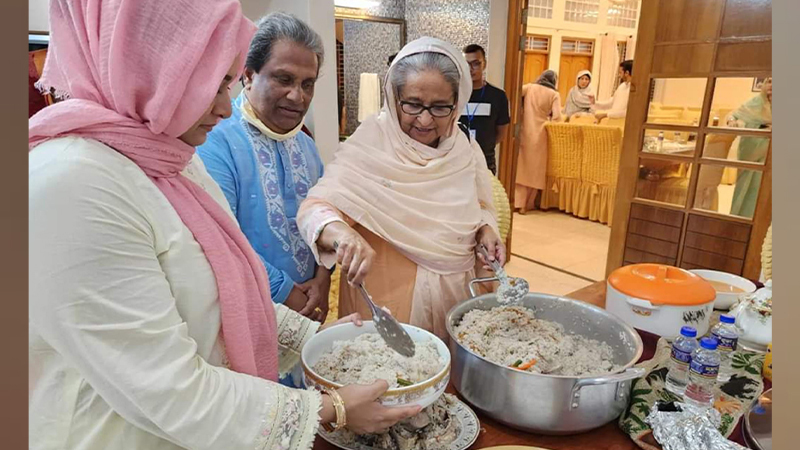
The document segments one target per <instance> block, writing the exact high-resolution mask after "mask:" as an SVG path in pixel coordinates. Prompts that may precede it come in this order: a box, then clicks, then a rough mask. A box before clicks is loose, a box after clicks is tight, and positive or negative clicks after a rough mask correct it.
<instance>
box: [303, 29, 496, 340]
mask: <svg viewBox="0 0 800 450" xmlns="http://www.w3.org/2000/svg"><path fill="white" fill-rule="evenodd" d="M471 90H472V81H471V78H470V73H469V66H468V65H467V63H466V60H464V57H463V55H462V54H461V52H460V51H458V50H457V49H456V48H455V47H453V46H452V45H450V44H448V43H446V42H444V41H441V40H438V39H433V38H422V39H419V40H416V41H414V42H411V43H409V44H408V45H407V46H406V47H405V48H403V50H402V51H401V52H400V53H399V54H398V55H397V58H396V59H395V60H394V62H393V63H392V66H391V68H390V69H389V73H388V74H387V75H386V83H385V94H386V102H385V104H384V106H383V109H382V110H381V112H380V113H379V114H378V115H375V116H372V117H370V118H368V119H367V120H366V121H365V122H364V123H362V124H361V126H360V127H359V128H358V129H357V130H356V132H355V133H354V134H353V136H352V137H351V138H350V139H348V140H347V141H346V142H344V143H343V144H342V146H341V147H340V149H339V150H338V151H337V153H336V155H335V158H334V160H333V162H332V163H330V164H329V165H328V166H327V167H326V168H325V175H324V176H323V177H322V179H321V180H320V182H319V184H318V185H317V186H315V187H314V188H313V189H311V191H310V192H309V194H308V199H307V200H306V201H305V202H304V203H303V205H302V206H301V208H300V212H299V214H298V226H299V227H300V229H301V232H302V234H303V236H304V237H305V239H306V241H307V242H308V243H309V245H310V246H311V248H312V250H313V251H314V252H315V254H316V255H317V256H318V258H319V260H320V262H321V263H323V264H325V265H326V266H328V267H331V266H333V265H334V264H335V263H337V262H338V263H340V264H341V265H342V268H343V271H344V272H343V273H344V276H342V284H341V290H340V299H339V308H340V309H339V314H340V316H342V315H346V314H348V313H352V312H356V311H359V312H362V313H363V314H367V315H368V314H369V312H368V311H369V310H368V309H367V308H366V305H365V304H364V301H363V300H362V299H361V298H360V297H359V293H358V291H357V289H356V286H357V285H358V284H359V283H362V282H364V285H365V287H366V288H367V289H368V290H369V291H370V294H371V295H372V296H373V297H374V299H375V301H376V303H378V304H379V305H382V306H386V307H388V308H389V309H391V311H392V312H393V314H394V315H395V316H396V317H397V318H398V319H400V320H401V321H403V322H407V323H410V324H412V325H416V326H419V327H422V328H425V329H427V330H429V331H432V332H433V333H435V334H437V335H438V336H439V337H442V338H446V337H447V331H446V326H445V315H446V314H447V312H448V310H449V309H450V308H451V307H452V306H454V305H455V304H456V303H457V302H458V301H460V300H464V299H466V298H468V297H469V290H468V284H469V281H470V280H471V279H472V278H474V277H475V270H476V267H477V265H476V257H475V255H476V253H475V252H476V246H478V245H484V246H485V247H486V248H487V249H488V252H489V255H491V256H490V258H492V259H497V260H499V261H500V262H501V263H503V262H504V261H505V247H504V245H503V244H502V242H501V241H500V238H499V234H498V232H497V223H496V218H495V211H494V207H493V204H492V191H491V178H490V176H491V172H489V170H488V168H487V166H486V160H485V158H484V157H483V153H482V152H481V149H480V147H478V145H477V144H476V143H475V142H470V141H469V138H468V137H467V135H466V134H465V133H463V132H461V131H460V129H459V128H458V126H457V119H458V114H459V113H460V112H461V111H462V110H463V109H464V107H465V105H466V103H467V102H468V101H469V97H470V92H471Z"/></svg>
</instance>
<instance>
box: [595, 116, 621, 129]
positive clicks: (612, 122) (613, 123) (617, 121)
mask: <svg viewBox="0 0 800 450" xmlns="http://www.w3.org/2000/svg"><path fill="white" fill-rule="evenodd" d="M600 125H604V126H607V127H617V128H620V129H624V128H625V118H624V117H617V118H614V119H612V118H610V117H603V120H601V121H600Z"/></svg>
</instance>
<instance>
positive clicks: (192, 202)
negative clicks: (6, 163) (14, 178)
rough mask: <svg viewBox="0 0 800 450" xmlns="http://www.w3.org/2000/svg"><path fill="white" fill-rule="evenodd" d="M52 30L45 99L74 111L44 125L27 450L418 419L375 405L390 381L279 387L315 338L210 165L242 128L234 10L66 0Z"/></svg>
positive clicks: (217, 438) (37, 133)
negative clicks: (225, 124) (227, 132)
mask: <svg viewBox="0 0 800 450" xmlns="http://www.w3.org/2000/svg"><path fill="white" fill-rule="evenodd" d="M50 28H51V33H52V41H51V43H52V44H51V48H50V51H49V52H48V56H47V58H48V59H47V62H46V65H45V70H44V75H43V77H42V79H41V88H43V89H46V90H49V88H53V89H55V91H56V92H57V93H59V94H60V95H62V96H67V97H68V99H67V100H65V101H62V102H59V103H56V104H55V105H52V106H48V107H47V108H44V109H43V110H41V111H39V112H38V113H37V114H36V115H34V116H33V117H32V118H31V119H30V122H29V144H30V147H31V151H30V155H29V167H30V169H29V187H30V197H29V209H30V228H29V236H30V250H29V255H30V284H29V286H30V296H29V303H30V309H29V328H30V332H29V344H28V345H29V372H30V378H29V397H28V398H29V403H28V409H29V414H30V415H29V427H30V429H29V436H30V448H33V449H62V448H81V449H104V450H114V449H116V450H121V449H159V450H167V449H175V450H177V449H182V448H190V449H196V450H201V449H208V450H212V449H222V448H224V449H242V450H244V449H246V450H252V449H281V450H306V449H308V448H311V445H312V443H313V441H314V436H315V434H316V431H317V429H318V427H319V424H320V422H321V421H324V422H336V424H337V425H347V426H348V427H349V428H351V429H352V430H353V431H355V432H358V433H363V432H375V431H381V430H383V429H386V428H387V427H389V426H391V425H392V424H394V423H396V422H397V421H398V420H401V419H403V418H406V417H408V416H410V415H411V414H414V413H416V412H418V411H419V408H417V407H411V408H400V409H390V408H387V407H383V406H381V405H380V404H379V403H377V402H376V401H375V400H376V399H377V398H378V397H379V396H380V395H381V393H382V392H384V391H385V390H386V389H387V388H388V384H387V383H386V382H378V383H375V384H373V385H371V386H346V387H344V388H342V389H340V390H338V391H327V392H326V393H325V394H323V395H321V394H320V393H318V392H313V391H306V390H295V389H290V388H288V387H285V386H282V385H280V384H278V383H277V380H278V376H279V374H280V373H286V372H288V371H289V370H290V369H291V368H292V366H293V365H294V364H295V363H297V362H298V360H299V353H300V351H301V350H302V347H303V345H304V344H305V343H306V342H307V341H308V339H309V337H311V336H312V335H313V334H314V333H315V332H316V331H317V329H318V328H319V327H320V325H319V323H315V322H312V321H311V320H309V319H307V318H305V317H303V316H300V315H299V314H297V313H295V312H293V311H291V310H289V309H288V308H286V307H284V306H282V305H280V306H277V307H276V306H274V305H273V303H272V301H271V298H270V294H269V293H270V289H269V280H268V279H267V275H266V271H265V269H264V266H263V264H262V263H261V260H260V259H259V258H258V256H257V254H256V253H255V251H254V250H253V248H252V247H250V244H249V243H248V241H247V238H245V236H244V234H243V233H242V231H241V230H240V229H239V227H238V225H237V224H236V222H235V219H234V218H233V214H232V212H231V210H230V208H229V207H228V206H227V202H226V201H225V197H224V195H223V193H222V191H221V190H220V188H219V187H218V186H217V185H216V183H214V181H213V180H212V179H211V177H210V176H209V175H208V173H207V172H206V170H205V168H204V166H203V164H202V162H201V161H200V160H199V158H197V157H196V156H195V146H197V145H200V144H202V143H203V142H204V141H205V139H206V135H207V133H208V131H209V130H210V129H211V128H213V127H214V125H215V124H216V123H217V122H219V121H220V120H221V119H222V118H225V117H228V116H230V114H231V100H230V96H229V92H228V89H229V86H230V85H231V83H233V82H234V81H235V80H236V79H237V78H238V75H239V74H240V73H241V71H242V66H243V54H244V53H245V52H246V50H247V47H248V43H249V40H250V38H251V36H252V35H253V31H254V26H253V24H252V23H251V22H250V21H249V20H247V19H246V18H245V17H244V16H243V15H242V12H241V6H240V5H239V2H238V1H235V0H192V1H191V2H170V1H164V0H102V1H101V0H51V1H50ZM350 319H352V320H354V321H355V322H356V324H358V320H357V317H355V316H354V317H351V318H350ZM339 399H342V400H343V403H344V405H345V413H344V414H342V411H341V408H336V407H335V405H336V404H339Z"/></svg>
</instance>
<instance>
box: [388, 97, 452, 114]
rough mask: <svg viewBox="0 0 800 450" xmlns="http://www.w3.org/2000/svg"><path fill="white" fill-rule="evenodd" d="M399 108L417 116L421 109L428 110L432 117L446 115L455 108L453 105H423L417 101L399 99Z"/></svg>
mask: <svg viewBox="0 0 800 450" xmlns="http://www.w3.org/2000/svg"><path fill="white" fill-rule="evenodd" d="M400 109H402V110H403V112H404V113H406V114H408V115H410V116H418V115H420V114H422V111H428V112H429V113H430V114H431V115H432V116H433V117H439V118H442V117H448V116H449V115H450V114H452V113H453V110H454V109H456V106H455V105H434V106H423V105H420V104H419V103H410V102H404V101H402V100H400Z"/></svg>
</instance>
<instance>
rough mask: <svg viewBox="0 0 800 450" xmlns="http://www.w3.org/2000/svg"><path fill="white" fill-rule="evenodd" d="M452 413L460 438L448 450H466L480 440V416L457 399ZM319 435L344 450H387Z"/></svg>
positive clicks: (320, 432)
mask: <svg viewBox="0 0 800 450" xmlns="http://www.w3.org/2000/svg"><path fill="white" fill-rule="evenodd" d="M450 413H451V414H452V415H453V416H455V418H456V420H458V425H459V426H458V429H459V431H458V437H457V438H456V439H455V440H454V441H453V442H451V443H450V446H449V447H448V448H447V450H466V449H467V448H469V447H470V446H471V445H472V444H474V443H475V441H477V440H478V435H479V434H480V432H481V423H480V421H479V420H478V416H477V415H476V414H475V412H474V411H473V410H472V409H471V408H470V407H469V406H467V405H466V404H465V403H464V402H462V401H461V400H459V399H456V401H455V403H454V404H453V405H451V406H450ZM318 434H319V436H320V437H321V438H322V439H325V441H327V442H328V443H329V444H331V445H333V446H335V447H339V448H341V449H344V450H385V449H383V448H380V447H369V446H367V445H362V444H359V443H353V444H343V443H340V442H339V441H337V436H336V435H335V434H332V433H328V432H327V431H325V430H323V429H322V428H320V429H319V433H318Z"/></svg>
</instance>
